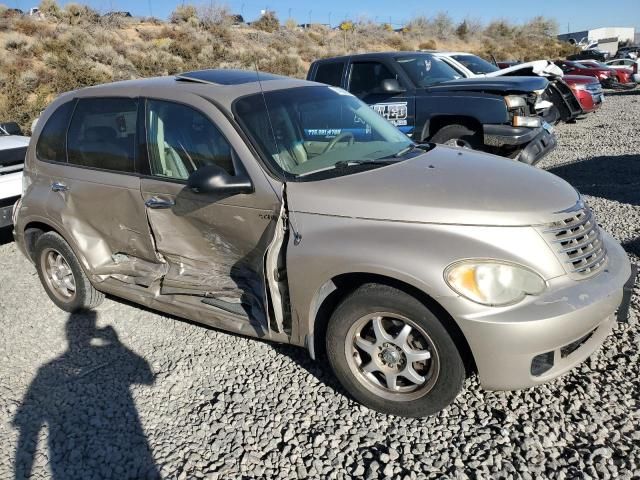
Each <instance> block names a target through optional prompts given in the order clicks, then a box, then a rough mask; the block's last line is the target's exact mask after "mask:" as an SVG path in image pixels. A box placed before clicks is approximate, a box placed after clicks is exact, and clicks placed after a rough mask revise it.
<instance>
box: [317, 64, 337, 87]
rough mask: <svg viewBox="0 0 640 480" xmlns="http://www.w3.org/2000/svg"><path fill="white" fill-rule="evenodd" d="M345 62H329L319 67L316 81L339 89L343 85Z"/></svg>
mask: <svg viewBox="0 0 640 480" xmlns="http://www.w3.org/2000/svg"><path fill="white" fill-rule="evenodd" d="M343 73H344V62H328V63H321V64H319V65H318V69H317V70H316V78H315V79H314V81H316V82H320V83H327V84H329V85H334V86H336V87H339V86H340V85H341V84H342V74H343Z"/></svg>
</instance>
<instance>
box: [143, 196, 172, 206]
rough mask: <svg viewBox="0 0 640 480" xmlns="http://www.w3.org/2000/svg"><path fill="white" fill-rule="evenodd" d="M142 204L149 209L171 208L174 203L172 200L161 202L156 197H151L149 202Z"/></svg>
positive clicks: (161, 200)
mask: <svg viewBox="0 0 640 480" xmlns="http://www.w3.org/2000/svg"><path fill="white" fill-rule="evenodd" d="M144 204H145V205H146V206H147V207H149V208H171V207H173V206H174V205H175V204H176V202H174V201H173V200H163V199H161V198H158V197H151V198H150V199H149V200H147V201H146V202H144Z"/></svg>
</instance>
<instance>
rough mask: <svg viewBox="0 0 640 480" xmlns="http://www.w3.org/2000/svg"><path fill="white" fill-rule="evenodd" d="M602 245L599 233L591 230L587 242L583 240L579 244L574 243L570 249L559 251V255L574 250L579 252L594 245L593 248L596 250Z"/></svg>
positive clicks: (586, 238) (586, 237)
mask: <svg viewBox="0 0 640 480" xmlns="http://www.w3.org/2000/svg"><path fill="white" fill-rule="evenodd" d="M601 243H602V239H601V238H600V237H599V236H598V235H597V233H596V232H595V231H594V230H591V231H590V232H589V233H588V234H587V235H585V240H582V241H580V242H578V243H572V244H571V245H569V246H568V247H566V248H563V249H561V250H558V253H568V252H573V251H574V250H579V249H581V248H584V247H586V246H587V245H589V244H592V245H593V247H594V248H595V247H596V246H599V245H600V244H601Z"/></svg>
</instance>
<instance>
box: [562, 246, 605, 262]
mask: <svg viewBox="0 0 640 480" xmlns="http://www.w3.org/2000/svg"><path fill="white" fill-rule="evenodd" d="M601 251H603V249H602V248H598V249H595V248H593V249H590V250H589V251H588V252H587V253H582V254H580V255H576V256H575V257H570V258H569V260H567V261H566V262H564V263H572V264H575V263H576V262H578V261H580V260H583V259H585V258H589V257H593V256H594V255H598V254H599V253H600V252H601Z"/></svg>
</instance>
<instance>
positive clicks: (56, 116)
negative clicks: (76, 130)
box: [36, 100, 75, 162]
mask: <svg viewBox="0 0 640 480" xmlns="http://www.w3.org/2000/svg"><path fill="white" fill-rule="evenodd" d="M74 105H75V100H73V101H71V102H67V103H63V104H62V105H60V106H59V107H58V109H57V110H56V111H55V112H53V114H52V115H51V116H50V117H49V120H47V124H46V125H45V126H44V128H43V129H42V132H40V137H38V143H37V144H36V156H37V157H38V158H39V159H40V160H49V161H53V162H66V161H67V151H66V148H65V143H66V136H67V127H68V126H69V119H70V118H71V114H72V113H73V106H74Z"/></svg>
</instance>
